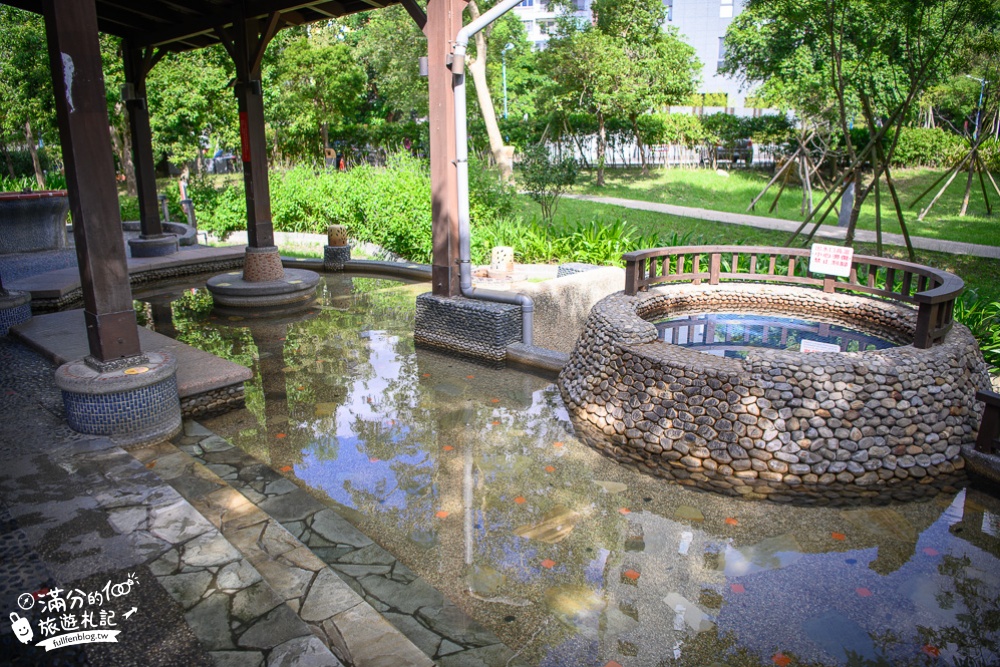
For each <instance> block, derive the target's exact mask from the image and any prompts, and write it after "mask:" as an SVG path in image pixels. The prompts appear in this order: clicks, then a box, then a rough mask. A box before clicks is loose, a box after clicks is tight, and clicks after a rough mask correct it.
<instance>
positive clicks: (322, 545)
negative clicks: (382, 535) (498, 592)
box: [157, 422, 519, 667]
mask: <svg viewBox="0 0 1000 667" xmlns="http://www.w3.org/2000/svg"><path fill="white" fill-rule="evenodd" d="M174 442H175V443H176V444H177V446H178V448H179V449H180V450H182V451H183V452H184V453H186V454H189V455H190V456H191V459H192V460H193V461H194V462H197V463H199V464H201V465H203V466H204V467H205V468H206V469H207V470H210V471H212V472H214V473H215V474H217V475H219V477H220V478H221V479H222V480H224V481H225V482H227V483H228V484H230V485H231V486H232V488H233V489H235V490H236V491H238V492H239V493H240V494H242V497H243V498H245V499H246V501H248V503H247V504H248V505H251V504H252V506H255V507H256V508H259V509H257V510H254V509H251V508H250V507H247V508H246V512H247V516H248V517H254V519H256V520H254V519H251V518H247V519H246V520H245V521H243V522H241V521H240V520H238V519H230V518H229V517H228V516H226V517H225V520H224V522H223V531H224V533H226V534H227V535H228V534H229V533H228V532H227V531H228V530H230V529H232V530H246V531H247V532H248V533H250V534H251V535H253V536H260V537H259V539H257V538H256V537H255V538H254V539H257V544H258V545H259V544H261V543H262V542H264V543H267V542H269V541H272V542H273V541H277V542H282V541H283V540H284V543H285V544H286V545H287V544H288V542H287V540H288V537H291V536H294V538H295V539H297V540H298V541H300V542H301V544H303V545H305V547H307V550H306V551H308V552H310V553H311V554H315V556H317V557H319V558H320V559H322V561H323V562H325V563H326V564H327V565H329V568H327V569H324V570H322V571H320V572H319V574H318V575H317V577H316V582H319V581H320V578H321V577H326V582H325V583H327V584H329V585H330V589H331V590H336V589H337V587H335V586H334V585H333V584H334V583H335V582H333V581H331V580H330V579H329V576H328V574H326V573H333V574H336V575H337V577H339V578H340V580H342V581H343V582H344V583H345V584H346V585H347V586H348V587H349V588H350V589H351V590H352V591H353V593H355V594H356V596H358V597H360V599H361V600H363V601H364V603H365V604H364V605H361V604H355V605H354V606H353V607H352V608H351V609H350V610H347V611H344V612H340V613H339V614H338V615H335V616H334V617H333V619H332V621H333V622H332V623H331V622H330V621H328V620H324V619H326V618H327V617H324V616H321V615H320V613H319V612H317V611H315V610H316V606H315V605H313V604H312V602H311V599H310V598H311V596H310V593H309V592H307V591H302V592H300V590H299V588H298V587H296V586H295V585H292V586H289V587H288V588H287V589H286V590H287V591H288V594H289V595H296V596H297V597H294V598H286V599H289V600H290V603H291V604H293V606H294V605H296V604H297V603H298V602H299V601H301V603H300V604H301V607H300V615H301V616H302V618H303V619H305V620H307V621H308V622H310V624H313V627H314V628H315V627H316V625H319V626H320V627H321V628H322V631H323V632H325V633H326V635H327V636H328V637H329V641H330V645H331V647H335V649H336V650H339V651H341V653H340V654H341V655H345V657H347V656H351V655H355V654H356V652H357V651H358V650H361V649H364V648H365V647H364V645H365V643H366V642H367V641H369V639H368V637H374V636H376V635H377V636H378V637H379V642H380V643H381V642H384V641H387V640H389V639H390V638H391V635H389V634H388V633H384V632H383V631H382V630H375V628H376V627H377V626H375V625H374V623H372V624H371V627H369V628H368V630H367V634H366V635H363V636H361V637H354V638H353V643H352V638H350V637H348V638H347V639H346V640H344V641H346V644H347V646H346V649H347V653H346V654H345V653H343V651H344V646H343V645H342V644H340V643H339V642H340V641H341V640H339V639H338V636H337V635H338V633H339V634H340V636H341V637H343V636H344V633H343V632H339V630H338V629H339V628H341V627H342V625H343V624H344V623H353V622H361V621H362V620H363V619H364V618H366V617H368V618H373V617H372V616H371V615H370V614H369V612H368V611H367V610H368V609H372V610H374V611H376V612H378V613H379V614H381V615H382V617H383V618H384V619H385V620H387V621H388V622H389V623H391V624H392V625H393V626H394V627H395V629H396V630H398V631H399V632H400V633H402V635H404V636H405V637H406V638H408V639H409V641H411V642H412V643H413V644H415V645H416V646H417V647H419V648H420V650H421V651H423V653H425V654H426V655H427V656H430V657H431V658H433V660H434V662H435V663H436V664H438V665H441V666H442V667H458V666H462V667H466V666H468V667H476V666H478V665H483V666H487V665H488V666H500V665H517V664H519V663H518V661H517V660H516V659H515V658H514V655H513V653H512V652H511V650H510V649H508V648H507V647H506V646H505V645H504V644H503V643H501V642H500V641H499V639H497V637H496V636H495V635H493V633H491V632H489V631H488V630H486V629H485V628H484V627H483V626H481V625H480V624H479V623H477V622H476V621H474V620H472V619H471V618H470V617H468V616H467V615H466V614H465V613H464V612H462V611H461V610H460V609H459V608H458V607H456V606H455V605H454V604H453V603H452V602H451V601H449V600H448V599H447V598H446V597H445V596H444V595H442V594H441V593H440V592H439V591H438V590H436V589H435V588H433V587H431V586H430V585H429V584H427V583H426V582H424V581H423V580H422V579H420V578H419V577H417V575H416V574H414V573H413V572H412V571H411V570H410V569H409V568H407V567H406V566H405V565H403V564H402V563H400V562H399V561H398V560H396V558H395V557H394V556H393V555H392V554H391V553H389V552H388V551H386V550H385V549H383V548H382V547H380V546H379V545H377V544H375V543H374V542H372V540H371V539H369V538H368V537H367V536H366V535H365V534H364V533H362V532H361V531H360V530H358V529H357V528H356V527H354V525H352V524H351V523H350V522H348V521H347V520H346V519H345V518H344V517H343V516H341V515H340V514H338V513H337V512H336V511H334V509H331V507H330V506H329V505H328V504H327V503H324V502H322V501H320V500H319V499H317V498H314V497H313V496H312V495H310V494H309V493H308V492H306V491H305V490H304V489H302V488H300V487H299V486H298V485H296V484H295V483H293V482H292V481H291V480H290V479H287V478H285V477H283V476H282V475H281V474H279V473H278V472H276V471H274V470H272V469H271V468H270V467H268V466H266V465H264V464H263V463H261V462H259V461H257V460H256V459H254V458H253V457H251V456H250V455H249V454H246V453H245V452H243V451H242V450H240V449H238V448H235V447H233V446H232V445H231V444H230V443H228V442H227V441H226V440H224V439H222V438H220V437H219V436H217V435H214V434H212V433H211V432H210V431H208V430H207V429H204V428H202V427H201V426H200V425H198V424H196V423H193V422H188V424H187V426H186V429H185V435H183V436H179V437H178V438H175V440H174ZM164 449H165V448H164V447H161V448H160V451H164ZM170 457H174V458H170ZM163 458H164V459H170V461H169V463H168V465H172V466H177V465H190V463H188V462H186V461H185V463H183V464H182V463H181V459H180V458H177V457H176V454H166V455H165V456H164V457H163ZM157 468H159V464H157ZM160 474H164V473H163V471H162V470H161V471H160ZM198 474H202V475H203V474H204V473H198ZM168 476H170V475H169V473H168ZM187 477H189V476H185V478H187ZM216 493H218V494H219V495H218V496H216V498H214V499H213V501H212V502H214V504H216V505H217V506H218V505H219V504H220V503H221V502H224V501H223V500H222V499H223V498H230V499H231V498H234V496H231V495H228V496H227V494H228V493H229V492H228V491H227V492H221V493H220V492H216ZM210 495H211V494H208V495H206V496H205V498H206V499H208V497H209V496H210ZM243 502H244V501H243V500H240V499H237V503H238V504H241V505H242V503H243ZM230 507H232V505H230ZM244 507H246V506H244ZM205 511H206V514H207V515H208V516H212V511H211V510H205ZM230 511H232V510H230ZM264 512H266V514H264ZM236 514H237V515H238V514H239V513H238V512H236ZM268 519H270V521H269V520H268ZM231 520H232V521H235V524H234V525H233V526H231V527H227V526H226V524H227V523H228V522H229V521H231ZM251 521H252V525H253V526H254V527H253V528H252V529H251V528H249V527H247V528H240V526H244V525H246V524H247V522H251ZM275 523H277V524H280V526H281V527H283V528H284V529H285V530H287V533H281V535H282V537H278V534H279V533H278V531H277V528H278V526H277V525H275ZM268 531H272V533H271V534H270V535H269V534H268ZM288 534H290V535H288ZM285 535H288V537H285ZM231 539H232V541H233V542H234V543H235V544H238V545H247V546H248V547H249V548H251V549H253V548H254V547H253V545H252V544H248V542H249V539H248V537H247V536H246V535H241V536H237V535H235V534H234V535H233V537H232V538H231ZM241 548H243V547H242V546H241ZM268 548H270V547H265V548H264V550H265V551H266V550H267V549H268ZM280 548H284V547H279V550H280ZM298 553H304V552H300V551H298V550H292V551H290V552H285V554H284V558H285V559H286V560H287V559H288V557H289V555H291V554H298ZM250 558H251V560H252V562H254V564H255V565H258V567H260V568H261V571H262V572H264V573H265V577H266V576H267V570H266V567H265V566H261V565H260V564H259V563H260V562H261V561H260V560H259V559H261V558H263V556H260V557H254V556H251V557H250ZM255 558H258V560H255ZM310 563H314V561H310ZM290 564H291V565H294V566H295V568H298V569H297V570H296V569H295V568H292V569H287V570H283V571H284V575H283V576H288V577H295V576H298V577H300V578H301V580H302V582H303V583H302V584H301V586H302V587H304V586H305V580H307V579H309V578H310V577H312V574H311V573H312V572H314V571H315V570H313V568H312V565H310V566H308V567H305V566H304V564H303V563H295V562H294V561H293V562H292V563H290ZM316 582H314V583H313V587H315V586H316ZM336 594H337V595H338V596H339V595H343V592H341V591H338V592H337V593H336ZM352 599H353V598H352ZM344 604H347V602H344ZM366 623H367V622H366ZM331 626H332V627H331ZM314 631H315V630H314ZM317 634H319V632H318V631H317ZM392 641H398V640H397V639H395V638H393V639H392ZM371 664H379V665H381V664H387V665H389V664H391V665H399V664H425V663H423V662H412V663H411V662H403V661H400V660H397V661H390V662H386V663H382V662H373V663H371Z"/></svg>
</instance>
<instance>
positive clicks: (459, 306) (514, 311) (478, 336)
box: [413, 292, 521, 364]
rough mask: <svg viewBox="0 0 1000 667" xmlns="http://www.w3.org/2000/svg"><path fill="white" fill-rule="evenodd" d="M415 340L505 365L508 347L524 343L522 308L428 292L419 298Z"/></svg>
mask: <svg viewBox="0 0 1000 667" xmlns="http://www.w3.org/2000/svg"><path fill="white" fill-rule="evenodd" d="M413 340H414V341H416V343H417V345H423V346H425V347H430V348H434V349H438V350H444V351H447V352H454V353H457V354H461V355H464V356H468V357H475V358H477V359H482V360H484V361H486V362H489V363H492V364H502V363H503V362H504V360H505V359H506V357H507V346H508V345H510V344H511V343H520V342H521V307H520V306H518V305H511V304H506V303H494V302H492V301H480V300H478V299H466V298H465V297H454V298H448V297H441V296H435V295H434V294H432V293H430V292H426V293H424V294H421V295H420V296H418V297H417V312H416V323H415V325H414V328H413Z"/></svg>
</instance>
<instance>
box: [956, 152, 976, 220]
mask: <svg viewBox="0 0 1000 667" xmlns="http://www.w3.org/2000/svg"><path fill="white" fill-rule="evenodd" d="M975 173H976V151H975V149H973V151H972V159H971V160H969V180H967V181H966V183H965V196H964V197H962V208H960V209H959V211H958V217H960V218H964V217H965V214H966V213H967V212H968V211H969V197H970V196H971V195H972V177H973V176H974V175H975Z"/></svg>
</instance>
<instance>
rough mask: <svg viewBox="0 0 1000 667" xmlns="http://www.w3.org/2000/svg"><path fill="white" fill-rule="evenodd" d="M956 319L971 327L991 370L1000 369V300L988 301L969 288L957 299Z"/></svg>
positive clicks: (994, 371)
mask: <svg viewBox="0 0 1000 667" xmlns="http://www.w3.org/2000/svg"><path fill="white" fill-rule="evenodd" d="M955 319H957V320H958V321H959V322H961V323H962V324H964V325H965V326H967V327H969V330H970V331H971V332H972V335H973V336H975V337H976V340H977V341H979V349H981V350H982V351H983V358H985V359H986V363H987V364H989V366H990V368H991V372H993V373H996V372H997V371H998V369H1000V301H987V300H986V299H984V298H982V297H980V296H979V295H978V294H977V293H976V292H975V290H967V291H966V292H965V294H963V295H962V298H960V299H958V300H956V301H955Z"/></svg>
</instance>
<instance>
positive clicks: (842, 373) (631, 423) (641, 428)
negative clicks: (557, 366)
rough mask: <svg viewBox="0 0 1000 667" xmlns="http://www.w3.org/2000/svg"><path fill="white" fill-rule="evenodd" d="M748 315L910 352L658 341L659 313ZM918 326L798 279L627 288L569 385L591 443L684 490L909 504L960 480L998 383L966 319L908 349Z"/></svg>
mask: <svg viewBox="0 0 1000 667" xmlns="http://www.w3.org/2000/svg"><path fill="white" fill-rule="evenodd" d="M740 311H744V312H751V311H756V312H761V311H763V312H768V313H785V314H788V315H796V316H800V317H802V316H805V317H809V318H810V319H818V320H820V321H828V322H831V323H842V324H848V325H849V326H852V327H854V328H855V329H860V330H863V331H866V332H867V333H871V334H876V335H880V336H882V337H884V338H889V339H890V340H893V341H894V342H896V343H899V344H900V345H899V346H898V347H893V348H889V349H884V350H872V351H866V352H844V353H841V352H828V353H810V354H802V353H799V352H790V351H784V350H768V349H760V350H753V351H751V352H749V353H748V354H747V356H746V358H745V359H730V358H724V357H716V356H713V355H708V354H704V353H701V352H695V351H693V350H688V349H684V348H682V347H679V346H676V345H671V344H669V343H665V342H662V341H659V340H657V332H656V328H655V326H654V325H653V324H652V323H651V322H649V321H647V320H648V319H652V318H654V317H655V316H657V315H666V314H671V315H672V314H675V313H676V314H678V315H686V314H693V313H695V312H740ZM915 321H916V318H915V312H914V311H913V310H912V309H909V308H906V307H904V306H901V305H897V304H893V303H889V302H886V301H881V300H876V299H871V298H865V297H857V296H851V295H844V294H825V293H823V292H820V291H818V290H814V289H808V288H796V287H788V286H768V285H758V284H755V285H745V284H727V285H721V286H696V285H687V284H685V285H676V286H670V287H663V288H657V289H653V290H650V291H649V292H644V293H640V294H639V295H637V296H634V297H630V296H626V295H625V294H624V293H622V292H618V293H615V294H612V295H610V296H608V297H606V298H604V299H603V300H601V301H600V302H598V303H597V304H596V305H595V306H594V308H593V310H592V311H591V314H590V316H589V318H588V320H587V323H586V325H585V328H584V331H583V334H582V335H581V336H580V338H579V340H578V341H577V345H576V348H575V349H574V351H573V353H572V355H571V356H570V361H569V363H568V364H567V365H566V366H565V368H564V369H563V371H562V373H561V374H560V376H559V387H560V390H561V393H562V396H563V400H564V401H565V403H566V405H567V408H568V410H569V413H570V416H571V419H572V421H573V424H574V427H575V428H576V430H577V431H578V434H579V435H580V436H581V438H582V439H583V440H584V441H585V442H587V443H588V444H590V445H591V446H593V447H595V448H597V449H598V450H600V451H602V452H603V453H605V454H607V455H609V456H611V457H613V458H615V459H617V460H619V461H621V462H623V463H628V464H631V465H634V466H636V467H638V468H640V469H641V470H643V471H645V472H648V473H651V474H654V475H658V476H661V477H665V478H670V479H674V480H676V481H678V482H680V483H681V484H685V485H689V486H700V487H704V488H710V489H713V490H717V491H722V492H727V493H732V494H740V495H744V496H747V497H771V498H772V499H776V500H786V501H787V500H794V499H805V500H806V502H816V501H829V500H834V499H842V498H844V497H862V498H870V497H891V498H897V499H906V498H910V497H913V496H914V495H918V494H919V493H920V489H919V488H918V487H920V486H922V485H930V486H947V485H949V484H951V483H952V482H954V481H956V480H957V479H958V477H959V476H960V475H961V473H956V471H958V470H960V469H962V468H963V467H964V461H963V460H962V458H961V456H960V447H961V445H963V444H970V443H972V442H974V440H975V436H976V430H977V429H978V425H979V421H980V418H981V414H980V411H981V408H980V406H979V405H978V403H977V402H976V401H975V398H974V396H975V392H976V391H977V390H978V389H983V388H986V387H988V386H989V377H988V375H987V372H986V365H985V363H984V361H983V357H982V354H981V353H980V351H979V348H978V346H977V344H976V341H975V339H974V338H973V336H972V335H971V334H970V333H969V331H968V329H966V328H965V327H963V326H962V325H960V324H958V323H956V324H955V326H954V328H953V329H952V330H951V332H949V334H948V335H947V336H946V338H945V340H944V342H943V343H942V344H940V345H938V346H936V347H934V348H931V349H928V350H919V349H916V348H914V347H913V346H912V345H909V344H905V341H907V340H910V339H911V338H912V334H913V329H914V326H915ZM904 482H909V483H906V484H904ZM913 482H916V483H917V484H914V483H913Z"/></svg>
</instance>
